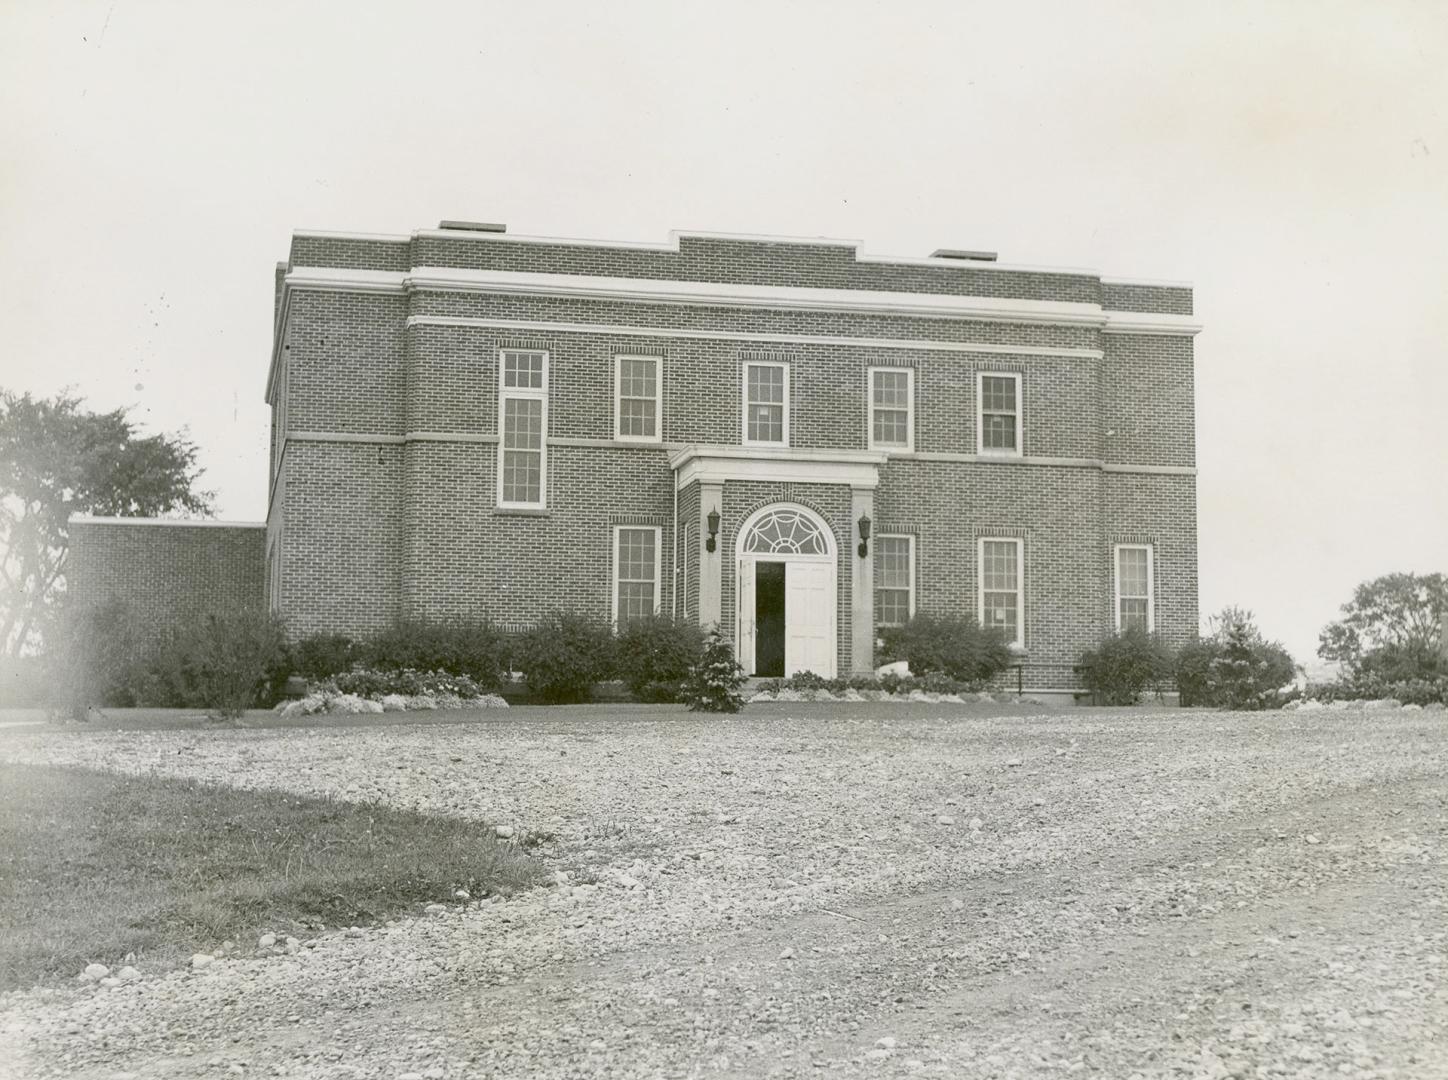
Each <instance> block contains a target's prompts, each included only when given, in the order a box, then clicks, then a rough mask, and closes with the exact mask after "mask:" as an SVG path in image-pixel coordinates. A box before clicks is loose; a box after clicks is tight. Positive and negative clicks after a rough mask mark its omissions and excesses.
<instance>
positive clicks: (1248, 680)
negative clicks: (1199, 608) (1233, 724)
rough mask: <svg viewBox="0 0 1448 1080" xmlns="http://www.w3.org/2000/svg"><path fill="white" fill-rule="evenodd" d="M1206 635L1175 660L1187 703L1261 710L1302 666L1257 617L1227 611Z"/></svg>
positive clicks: (1185, 647) (1179, 686)
mask: <svg viewBox="0 0 1448 1080" xmlns="http://www.w3.org/2000/svg"><path fill="white" fill-rule="evenodd" d="M1207 626H1208V632H1207V636H1206V637H1204V638H1200V639H1198V640H1195V641H1190V642H1188V643H1187V644H1185V645H1183V646H1182V647H1181V649H1180V650H1179V651H1178V652H1177V657H1176V680H1177V689H1178V690H1179V691H1180V692H1181V696H1182V697H1181V700H1182V704H1183V705H1214V706H1217V707H1218V708H1223V709H1262V708H1268V707H1271V706H1273V705H1274V704H1276V702H1277V698H1278V695H1277V692H1278V691H1279V690H1281V689H1282V688H1283V687H1285V686H1286V685H1287V684H1288V683H1290V682H1292V681H1293V679H1294V678H1296V676H1297V664H1296V663H1295V662H1294V661H1293V659H1292V655H1291V654H1290V653H1288V651H1287V650H1286V649H1285V648H1283V647H1282V645H1281V644H1280V643H1279V642H1276V641H1268V640H1267V639H1266V638H1264V637H1263V636H1262V632H1261V631H1260V630H1259V629H1257V624H1256V622H1255V621H1254V619H1253V616H1252V613H1251V612H1250V611H1246V610H1244V609H1242V608H1238V607H1227V608H1223V609H1222V610H1221V612H1220V613H1218V614H1216V615H1213V616H1212V617H1211V618H1210V619H1209V620H1208V621H1207Z"/></svg>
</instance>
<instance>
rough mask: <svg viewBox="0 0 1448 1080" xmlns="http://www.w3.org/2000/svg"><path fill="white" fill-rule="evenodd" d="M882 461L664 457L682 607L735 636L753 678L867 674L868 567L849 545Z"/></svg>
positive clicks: (696, 452) (756, 453)
mask: <svg viewBox="0 0 1448 1080" xmlns="http://www.w3.org/2000/svg"><path fill="white" fill-rule="evenodd" d="M885 460H886V456H885V455H884V454H883V453H879V452H875V451H854V450H845V451H841V450H830V451H819V450H797V449H795V450H791V449H772V448H758V447H737V446H719V447H715V446H709V447H702V446H688V447H685V448H683V449H681V450H679V451H677V452H675V453H674V454H673V455H672V456H671V460H670V464H671V465H672V467H673V469H674V476H675V485H676V486H675V490H676V492H677V493H678V494H679V498H680V504H679V505H680V511H679V514H680V516H679V528H680V530H681V535H683V536H685V537H686V541H685V543H686V545H687V547H688V551H687V557H686V558H683V557H681V559H680V566H681V570H682V575H681V576H683V577H684V580H681V582H680V588H681V594H682V595H683V596H685V597H686V598H687V597H692V596H697V605H695V604H693V603H691V602H690V601H689V600H687V599H686V601H685V603H684V606H683V608H682V610H683V611H686V612H688V613H689V614H691V615H692V614H695V613H697V617H698V620H699V622H700V624H701V625H704V626H715V627H718V628H720V629H721V630H722V631H723V632H724V634H725V635H726V636H727V637H729V638H731V639H732V640H733V643H734V647H735V655H736V656H737V657H738V659H739V661H740V663H741V664H742V665H743V666H744V668H745V670H746V672H748V673H749V674H751V675H756V674H757V675H763V676H783V675H790V674H795V673H797V672H800V671H812V672H814V673H815V674H817V675H822V676H824V677H826V678H832V677H834V676H836V675H838V674H842V673H846V674H847V673H867V672H870V671H872V670H873V664H874V572H873V565H874V560H873V558H872V557H870V556H869V555H868V554H867V555H864V556H861V555H859V554H858V552H857V543H856V541H857V536H858V529H859V522H860V519H861V518H868V517H869V516H871V515H872V514H873V511H874V495H875V488H876V486H877V485H878V483H879V470H880V466H881V465H883V464H884V462H885ZM711 522H712V524H713V528H714V529H715V530H716V531H715V532H714V533H713V534H712V536H711V532H710V527H711ZM690 537H692V538H693V539H692V540H689V539H687V538H690ZM711 539H712V540H713V543H712V545H711V543H710V541H711ZM711 546H712V547H713V550H712V551H711V550H709V549H710V547H711ZM696 556H697V557H696ZM695 574H697V577H696V578H695V580H694V581H692V582H690V581H689V580H687V578H688V577H692V576H694V575H695Z"/></svg>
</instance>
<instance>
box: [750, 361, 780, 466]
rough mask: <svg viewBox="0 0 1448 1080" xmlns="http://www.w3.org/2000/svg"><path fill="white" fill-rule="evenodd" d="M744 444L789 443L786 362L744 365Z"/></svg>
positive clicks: (769, 444) (777, 444)
mask: <svg viewBox="0 0 1448 1080" xmlns="http://www.w3.org/2000/svg"><path fill="white" fill-rule="evenodd" d="M744 445H745V446H788V445H789V365H788V364H773V363H748V364H745V365H744Z"/></svg>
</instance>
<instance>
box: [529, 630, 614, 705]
mask: <svg viewBox="0 0 1448 1080" xmlns="http://www.w3.org/2000/svg"><path fill="white" fill-rule="evenodd" d="M614 644H615V643H614V639H613V631H612V630H611V628H610V627H609V625H608V624H607V623H605V622H600V621H598V620H597V619H590V618H588V617H587V616H583V615H565V614H561V613H560V614H554V615H552V616H550V617H549V618H548V619H546V620H544V621H543V622H542V623H540V624H538V625H537V626H535V627H534V628H533V629H532V630H529V631H527V632H526V633H525V634H523V635H521V637H519V639H518V643H517V645H518V654H517V664H518V667H519V669H520V670H521V671H522V672H523V674H524V676H525V677H526V678H527V680H528V689H529V690H530V691H531V692H532V693H533V694H534V695H535V696H536V697H538V698H539V700H541V701H545V702H548V703H549V704H562V703H565V702H578V701H588V700H589V699H590V698H591V697H592V696H593V684H594V683H596V682H601V681H603V680H604V679H607V678H609V677H610V676H611V675H612V673H613V670H614V660H613V658H614Z"/></svg>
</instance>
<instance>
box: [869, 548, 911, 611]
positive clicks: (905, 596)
mask: <svg viewBox="0 0 1448 1080" xmlns="http://www.w3.org/2000/svg"><path fill="white" fill-rule="evenodd" d="M914 614H915V538H914V537H913V536H889V535H883V534H882V535H878V536H876V537H875V625H876V626H904V625H905V624H906V623H907V622H909V621H910V616H912V615H914Z"/></svg>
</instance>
